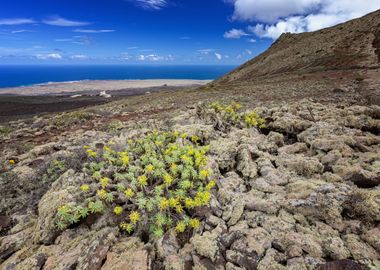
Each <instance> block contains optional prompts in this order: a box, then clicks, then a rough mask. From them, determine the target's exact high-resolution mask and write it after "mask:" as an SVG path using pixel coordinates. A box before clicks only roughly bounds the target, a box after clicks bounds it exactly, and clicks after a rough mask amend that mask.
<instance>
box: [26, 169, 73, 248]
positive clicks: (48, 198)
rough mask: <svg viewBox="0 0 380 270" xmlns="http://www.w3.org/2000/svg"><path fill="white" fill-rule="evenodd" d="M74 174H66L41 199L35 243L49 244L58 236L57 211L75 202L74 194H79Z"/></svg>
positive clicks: (71, 171)
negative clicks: (66, 204)
mask: <svg viewBox="0 0 380 270" xmlns="http://www.w3.org/2000/svg"><path fill="white" fill-rule="evenodd" d="M74 173H75V172H74V171H73V170H68V171H67V172H66V173H64V174H63V175H62V176H61V177H60V178H59V179H58V180H57V181H56V182H55V183H53V185H52V187H51V189H50V190H49V191H48V192H47V193H46V194H45V195H44V196H43V197H42V198H41V200H40V202H39V204H38V212H39V216H38V220H37V224H36V228H35V232H34V235H33V239H34V242H36V243H45V244H49V243H52V241H54V238H55V237H56V236H57V234H58V231H57V228H56V224H55V215H56V211H57V209H58V208H59V207H60V206H62V205H63V204H65V203H70V202H72V201H74V194H75V193H76V192H78V187H77V185H73V184H75V183H74V182H73V180H72V178H73V177H74Z"/></svg>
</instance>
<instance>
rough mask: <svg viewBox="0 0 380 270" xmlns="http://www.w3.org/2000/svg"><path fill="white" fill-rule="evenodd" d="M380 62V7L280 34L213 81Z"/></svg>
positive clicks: (374, 65) (366, 66)
mask: <svg viewBox="0 0 380 270" xmlns="http://www.w3.org/2000/svg"><path fill="white" fill-rule="evenodd" d="M363 41H364V42H363ZM379 65H380V10H378V11H375V12H373V13H370V14H368V15H366V16H364V17H361V18H358V19H354V20H351V21H348V22H345V23H342V24H338V25H336V26H333V27H329V28H325V29H321V30H318V31H315V32H307V33H300V34H290V33H285V34H282V35H281V36H280V37H279V38H278V39H277V40H276V41H275V42H274V43H273V44H272V46H271V47H270V48H269V49H268V50H267V51H265V52H264V53H262V54H260V55H258V56H257V57H255V58H253V59H252V60H250V61H248V62H246V63H245V64H243V65H241V66H240V67H238V68H236V69H235V70H233V71H231V72H230V73H228V74H227V75H225V76H223V77H221V78H220V79H218V80H216V81H215V82H214V84H228V83H234V82H242V81H254V80H257V79H261V78H265V77H270V76H277V75H284V74H308V73H314V72H321V71H322V72H325V71H329V70H344V71H349V70H355V69H377V68H379Z"/></svg>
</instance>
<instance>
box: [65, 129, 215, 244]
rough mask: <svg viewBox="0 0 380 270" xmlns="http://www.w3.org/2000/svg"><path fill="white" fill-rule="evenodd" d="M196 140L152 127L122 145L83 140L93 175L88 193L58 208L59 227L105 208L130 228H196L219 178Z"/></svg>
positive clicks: (155, 231)
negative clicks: (78, 201)
mask: <svg viewBox="0 0 380 270" xmlns="http://www.w3.org/2000/svg"><path fill="white" fill-rule="evenodd" d="M194 141H198V140H196V138H188V137H187V135H186V134H179V133H178V132H158V131H153V132H152V133H149V134H147V135H146V136H144V137H142V138H138V139H135V140H129V141H128V142H127V144H126V145H125V146H123V147H121V146H120V145H115V144H113V143H112V142H111V143H109V144H107V145H105V146H104V148H103V149H100V150H99V149H92V148H91V147H89V146H85V147H84V148H85V149H86V151H87V154H88V159H89V161H88V162H87V163H86V164H85V165H84V169H83V171H84V172H85V174H86V175H87V177H86V178H85V179H89V180H88V181H87V182H86V183H83V184H82V186H81V187H80V190H81V192H83V196H84V197H85V198H86V199H85V200H84V202H82V203H81V204H78V205H75V204H66V205H62V206H61V207H60V208H59V209H58V212H57V226H58V228H59V229H65V228H67V227H68V226H70V225H71V224H74V223H77V222H78V221H79V220H80V219H81V218H84V217H85V216H87V215H88V214H89V213H103V212H104V211H109V212H111V213H112V214H113V215H115V217H118V218H119V220H122V221H121V222H120V224H119V227H120V229H121V230H123V231H126V232H127V233H132V232H136V233H137V232H139V231H149V232H150V233H151V234H152V235H154V236H155V237H161V236H162V235H163V234H164V233H165V232H166V231H167V230H169V229H171V228H174V229H175V231H176V232H178V233H183V232H184V231H186V230H187V229H196V228H198V227H199V226H200V220H199V219H197V218H194V214H195V213H196V211H197V210H198V209H199V208H201V207H204V206H207V205H208V204H209V202H210V199H211V189H212V188H213V187H214V186H215V182H214V181H212V180H210V177H211V175H212V171H211V170H210V169H206V163H207V157H206V153H207V151H208V146H200V145H199V144H197V143H196V142H194ZM83 209H87V211H84V210H83Z"/></svg>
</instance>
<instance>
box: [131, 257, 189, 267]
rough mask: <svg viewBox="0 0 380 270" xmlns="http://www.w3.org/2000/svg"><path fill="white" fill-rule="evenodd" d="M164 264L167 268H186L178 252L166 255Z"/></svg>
mask: <svg viewBox="0 0 380 270" xmlns="http://www.w3.org/2000/svg"><path fill="white" fill-rule="evenodd" d="M164 266H165V270H184V269H185V262H184V261H183V259H182V258H181V257H180V256H178V255H177V254H169V255H167V256H166V257H165V261H164ZM133 267H135V266H133ZM139 269H140V268H139Z"/></svg>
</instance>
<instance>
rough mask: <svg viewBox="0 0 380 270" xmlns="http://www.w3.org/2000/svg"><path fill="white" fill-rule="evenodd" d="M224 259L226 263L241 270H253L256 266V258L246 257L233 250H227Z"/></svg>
mask: <svg viewBox="0 0 380 270" xmlns="http://www.w3.org/2000/svg"><path fill="white" fill-rule="evenodd" d="M226 259H227V261H228V262H230V263H233V264H235V265H238V266H240V267H242V269H247V270H255V269H256V266H257V261H256V260H257V258H255V257H251V256H246V255H245V254H241V253H240V252H238V251H235V250H227V252H226Z"/></svg>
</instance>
